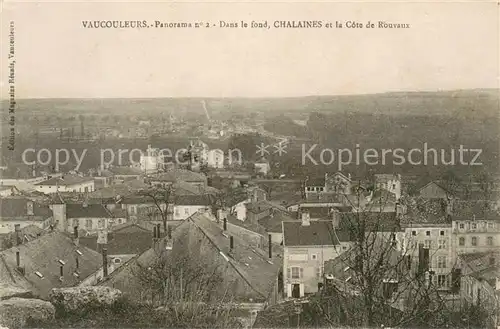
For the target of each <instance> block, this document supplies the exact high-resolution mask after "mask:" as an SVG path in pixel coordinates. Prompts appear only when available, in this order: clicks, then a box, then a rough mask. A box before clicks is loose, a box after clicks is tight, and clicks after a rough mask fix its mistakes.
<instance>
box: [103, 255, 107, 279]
mask: <svg viewBox="0 0 500 329" xmlns="http://www.w3.org/2000/svg"><path fill="white" fill-rule="evenodd" d="M102 275H103V278H106V277H107V276H108V248H103V249H102Z"/></svg>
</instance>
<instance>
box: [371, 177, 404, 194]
mask: <svg viewBox="0 0 500 329" xmlns="http://www.w3.org/2000/svg"><path fill="white" fill-rule="evenodd" d="M374 178H375V182H374V184H375V188H376V189H384V190H387V191H389V192H391V193H392V194H394V195H395V197H396V200H399V199H400V198H401V175H400V174H375V175H374Z"/></svg>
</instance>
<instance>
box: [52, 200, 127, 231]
mask: <svg viewBox="0 0 500 329" xmlns="http://www.w3.org/2000/svg"><path fill="white" fill-rule="evenodd" d="M51 208H52V211H53V213H54V221H55V223H56V226H57V229H58V230H59V231H62V232H70V233H71V232H73V230H74V227H76V226H77V227H79V228H80V229H84V230H85V231H87V232H89V233H95V232H97V231H99V230H105V229H109V228H111V227H112V226H113V225H115V224H121V223H124V222H126V221H127V218H126V217H123V218H115V217H114V216H113V214H112V212H111V211H110V210H108V209H107V208H106V207H105V206H104V205H102V204H88V203H86V202H84V203H77V204H66V203H64V202H60V203H54V204H52V205H51Z"/></svg>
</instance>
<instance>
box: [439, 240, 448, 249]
mask: <svg viewBox="0 0 500 329" xmlns="http://www.w3.org/2000/svg"><path fill="white" fill-rule="evenodd" d="M438 249H446V240H439V241H438Z"/></svg>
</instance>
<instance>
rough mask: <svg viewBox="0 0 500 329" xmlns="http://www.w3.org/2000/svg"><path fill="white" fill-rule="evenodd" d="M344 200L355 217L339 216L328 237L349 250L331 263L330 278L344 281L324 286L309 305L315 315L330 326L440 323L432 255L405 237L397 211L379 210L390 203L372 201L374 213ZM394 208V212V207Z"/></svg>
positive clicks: (443, 309)
mask: <svg viewBox="0 0 500 329" xmlns="http://www.w3.org/2000/svg"><path fill="white" fill-rule="evenodd" d="M382 195H383V194H382ZM346 200H351V201H350V202H351V203H352V207H353V209H355V211H353V212H351V213H340V214H337V215H338V216H339V218H338V219H337V222H338V224H339V225H338V229H337V230H336V231H334V232H332V237H334V238H336V239H338V234H344V235H346V236H348V238H349V241H350V242H351V249H350V250H348V251H346V252H345V253H343V254H341V255H340V256H339V257H338V258H337V259H335V260H333V262H334V264H335V265H334V267H335V268H336V269H334V270H333V271H334V273H333V275H334V276H335V275H337V277H342V279H341V280H338V279H335V278H334V279H332V280H330V281H327V283H328V284H327V285H326V287H325V289H323V290H322V293H321V295H320V296H319V297H318V298H316V299H314V300H313V302H312V303H313V304H314V306H315V309H316V310H317V311H318V312H319V313H320V314H321V316H322V317H323V318H324V319H325V320H326V322H327V324H329V325H332V326H339V325H349V326H363V327H374V326H379V325H382V324H383V325H389V326H391V327H394V326H404V327H409V326H411V327H418V326H422V325H424V326H428V325H429V323H433V322H439V321H438V318H437V317H436V314H445V313H446V312H447V310H446V305H445V300H444V298H443V296H442V294H441V292H440V290H439V289H438V287H437V286H435V285H434V284H433V280H432V275H433V274H434V273H433V272H432V271H430V268H429V263H430V257H432V256H431V255H429V252H430V250H429V249H425V248H423V246H417V245H415V243H414V241H413V240H412V239H411V236H410V237H406V236H405V235H404V234H403V232H402V230H401V216H399V215H398V212H397V211H394V212H383V211H382V210H381V209H383V208H385V207H380V208H379V203H381V202H389V201H388V200H389V199H386V200H382V201H381V200H376V202H375V203H377V205H376V206H375V207H374V205H373V202H364V201H363V196H362V195H361V194H360V193H358V194H357V196H356V198H355V200H354V201H353V198H347V197H346ZM384 206H385V205H384ZM394 207H395V210H396V208H397V207H398V204H397V203H394ZM417 250H418V253H419V257H418V261H415V256H414V255H415V251H417ZM327 270H328V269H325V272H326V271H327ZM335 271H337V273H336V274H335ZM439 323H441V324H442V323H444V322H443V321H441V322H439Z"/></svg>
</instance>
